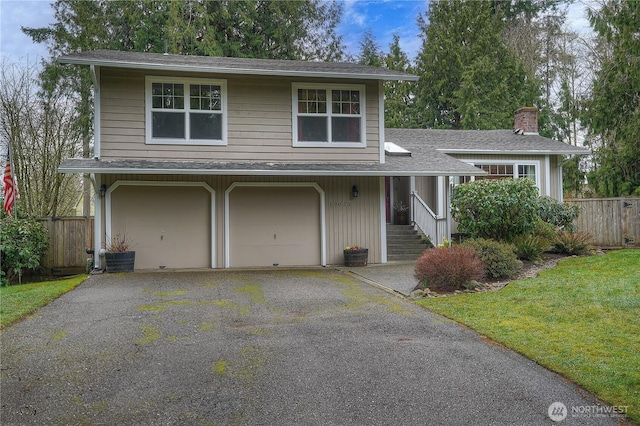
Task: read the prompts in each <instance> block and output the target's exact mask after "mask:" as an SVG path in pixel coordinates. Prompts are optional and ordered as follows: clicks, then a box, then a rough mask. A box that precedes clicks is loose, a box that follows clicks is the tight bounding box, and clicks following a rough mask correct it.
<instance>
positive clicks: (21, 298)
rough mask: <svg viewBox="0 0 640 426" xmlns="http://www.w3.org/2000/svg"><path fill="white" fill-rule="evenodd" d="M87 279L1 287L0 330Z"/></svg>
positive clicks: (83, 276) (69, 279)
mask: <svg viewBox="0 0 640 426" xmlns="http://www.w3.org/2000/svg"><path fill="white" fill-rule="evenodd" d="M85 279H87V276H86V275H79V276H75V277H71V278H67V279H64V280H59V281H46V282H41V283H34V284H22V285H13V286H9V287H0V329H2V328H5V327H7V326H9V325H11V324H13V323H14V322H16V321H18V320H19V319H21V318H23V317H25V316H26V315H29V314H30V313H32V312H33V311H35V310H36V309H38V308H41V307H42V306H44V305H46V304H47V303H49V302H51V301H52V300H54V299H56V298H57V297H60V296H61V295H63V294H64V293H66V292H68V291H70V290H73V289H74V288H76V287H77V286H78V285H80V284H81V283H82V282H83V281H84V280H85Z"/></svg>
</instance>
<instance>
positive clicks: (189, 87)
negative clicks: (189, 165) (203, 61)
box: [146, 77, 227, 145]
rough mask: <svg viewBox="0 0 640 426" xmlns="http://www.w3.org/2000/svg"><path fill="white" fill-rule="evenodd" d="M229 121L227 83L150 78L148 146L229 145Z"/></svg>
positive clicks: (147, 92) (222, 81) (147, 118)
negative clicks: (227, 121)
mask: <svg viewBox="0 0 640 426" xmlns="http://www.w3.org/2000/svg"><path fill="white" fill-rule="evenodd" d="M226 120H227V113H226V82H225V81H224V80H204V79H181V78H173V77H147V79H146V135H147V137H146V140H147V143H152V144H154V143H155V144H191V145H226V143H227V134H226V133H227V132H226V128H227V125H226Z"/></svg>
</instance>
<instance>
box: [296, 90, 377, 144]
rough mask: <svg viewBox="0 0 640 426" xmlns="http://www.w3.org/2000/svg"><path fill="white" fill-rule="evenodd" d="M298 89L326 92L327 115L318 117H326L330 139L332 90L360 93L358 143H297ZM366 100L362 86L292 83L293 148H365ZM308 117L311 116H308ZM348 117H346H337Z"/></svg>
mask: <svg viewBox="0 0 640 426" xmlns="http://www.w3.org/2000/svg"><path fill="white" fill-rule="evenodd" d="M298 89H325V90H327V113H326V114H322V115H320V114H318V116H322V117H327V126H328V129H327V135H328V137H329V138H331V117H332V112H331V101H330V98H331V97H330V95H331V91H332V90H358V91H359V92H360V142H331V141H326V142H316V141H313V142H301V141H298ZM366 110H367V99H366V94H365V85H364V84H327V83H292V84H291V117H292V118H291V124H292V130H293V131H292V138H293V146H294V147H307V148H366V147H367V132H366V129H367V126H366V124H367V118H366V115H367V113H366ZM309 116H312V114H310V115H309ZM339 116H340V117H348V115H342V114H341V115H339Z"/></svg>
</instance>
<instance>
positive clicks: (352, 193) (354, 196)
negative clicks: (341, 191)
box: [351, 185, 358, 198]
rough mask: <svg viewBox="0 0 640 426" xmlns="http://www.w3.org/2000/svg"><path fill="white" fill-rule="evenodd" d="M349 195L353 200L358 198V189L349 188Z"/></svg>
mask: <svg viewBox="0 0 640 426" xmlns="http://www.w3.org/2000/svg"><path fill="white" fill-rule="evenodd" d="M351 195H353V198H358V187H357V186H356V185H353V187H352V188H351Z"/></svg>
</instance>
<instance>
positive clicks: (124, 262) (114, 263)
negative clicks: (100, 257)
mask: <svg viewBox="0 0 640 426" xmlns="http://www.w3.org/2000/svg"><path fill="white" fill-rule="evenodd" d="M104 260H105V262H106V264H107V272H133V265H134V264H135V261H136V252H135V251H123V252H117V253H111V252H107V253H105V254H104Z"/></svg>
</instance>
